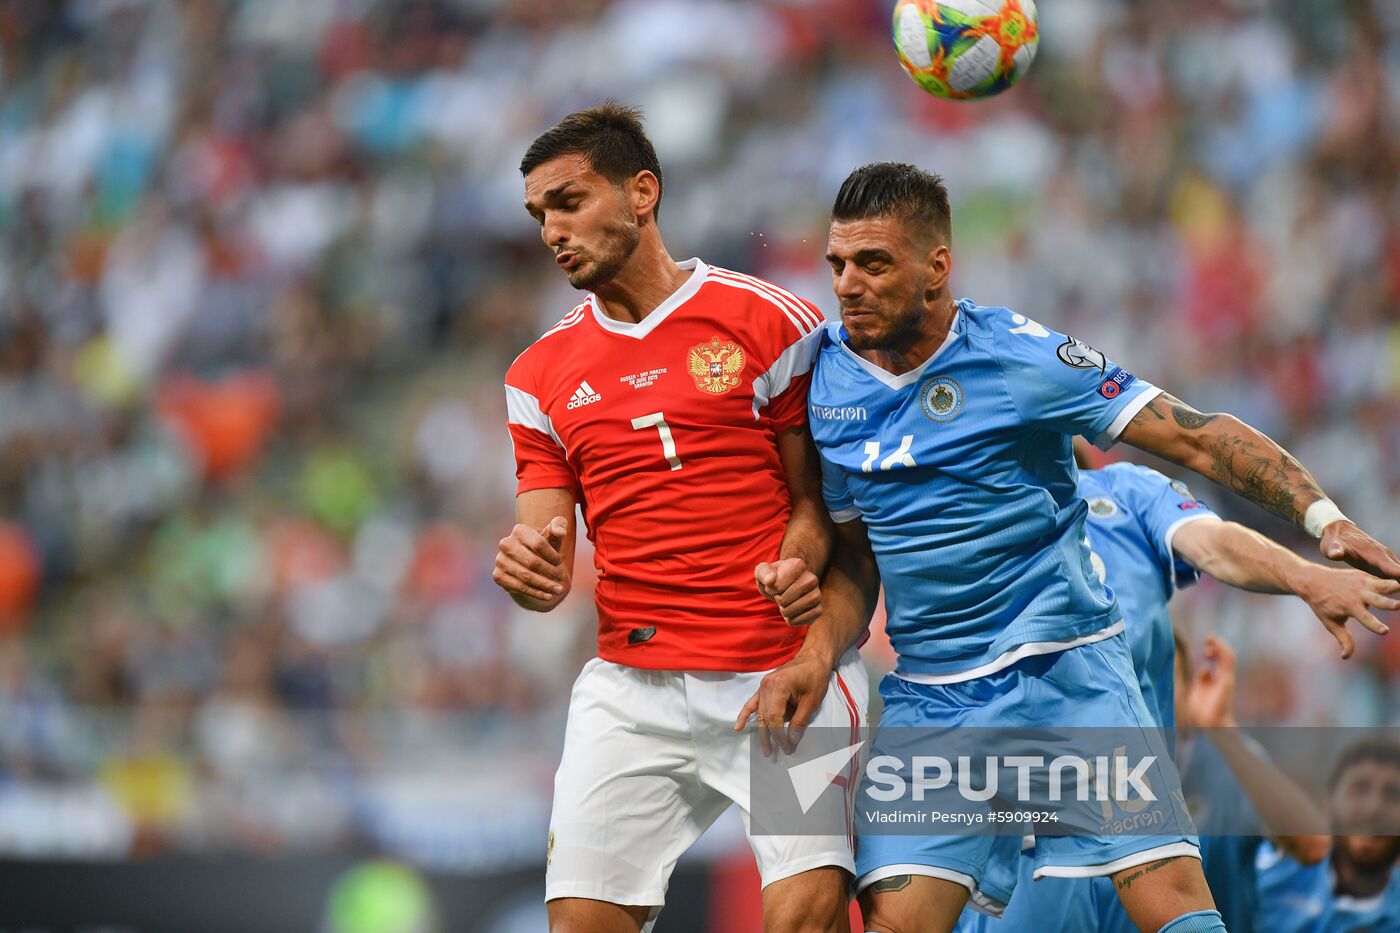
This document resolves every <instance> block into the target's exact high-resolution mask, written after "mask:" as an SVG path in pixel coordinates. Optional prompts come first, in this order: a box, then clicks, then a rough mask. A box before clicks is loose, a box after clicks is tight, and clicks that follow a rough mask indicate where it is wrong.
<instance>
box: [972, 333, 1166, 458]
mask: <svg viewBox="0 0 1400 933" xmlns="http://www.w3.org/2000/svg"><path fill="white" fill-rule="evenodd" d="M1018 320H1020V321H1023V322H1024V323H1022V324H1021V326H1019V327H1016V326H1013V323H1014V322H1015V321H1018ZM995 326H996V330H995V332H994V334H993V338H992V339H993V341H994V345H995V347H996V355H997V360H998V362H999V363H1000V365H1001V370H1002V373H1003V374H1004V375H1005V377H1006V388H1007V391H1008V392H1009V393H1010V395H1011V404H1012V405H1013V406H1014V407H1015V409H1016V412H1017V414H1018V415H1019V416H1020V417H1021V420H1022V421H1023V422H1024V423H1026V424H1028V425H1031V426H1033V427H1037V428H1042V429H1044V430H1047V431H1056V432H1059V433H1061V434H1068V435H1075V434H1082V435H1084V436H1085V437H1087V438H1089V439H1090V440H1091V441H1093V443H1094V444H1095V445H1096V446H1098V447H1099V448H1101V449H1103V450H1107V449H1108V448H1110V447H1112V446H1113V445H1114V443H1115V442H1117V440H1118V435H1120V434H1122V433H1123V429H1124V428H1125V427H1127V426H1128V422H1129V421H1131V420H1132V418H1133V416H1134V415H1136V414H1137V413H1138V412H1139V411H1141V410H1142V408H1143V406H1145V405H1146V404H1147V403H1148V402H1150V401H1152V399H1154V398H1156V397H1157V395H1158V394H1160V393H1161V391H1162V390H1161V389H1158V388H1157V387H1156V386H1154V385H1152V384H1151V383H1149V382H1146V381H1144V380H1142V379H1139V378H1137V377H1136V376H1134V375H1133V374H1132V373H1130V372H1128V371H1127V370H1125V369H1124V368H1123V367H1121V366H1119V365H1117V364H1116V363H1114V362H1113V361H1112V360H1110V359H1109V358H1108V357H1106V356H1105V355H1104V354H1103V352H1102V351H1100V350H1097V349H1095V348H1094V347H1091V346H1089V345H1088V344H1087V343H1084V342H1083V341H1080V340H1076V339H1075V338H1073V337H1069V336H1066V335H1065V334H1060V333H1056V332H1055V331H1053V330H1050V329H1049V328H1048V327H1044V326H1042V325H1040V324H1036V323H1035V322H1033V321H1028V320H1026V319H1024V318H1022V317H1021V316H1020V315H1016V316H1015V317H1010V316H1008V317H1007V318H1006V319H1005V320H1004V321H998V322H997V323H996V325H995Z"/></svg>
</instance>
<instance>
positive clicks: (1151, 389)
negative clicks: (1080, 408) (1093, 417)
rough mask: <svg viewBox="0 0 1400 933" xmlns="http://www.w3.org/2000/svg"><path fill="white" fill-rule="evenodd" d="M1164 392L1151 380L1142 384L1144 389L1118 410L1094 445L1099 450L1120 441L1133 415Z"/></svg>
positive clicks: (1106, 448) (1095, 439)
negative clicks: (1119, 436)
mask: <svg viewBox="0 0 1400 933" xmlns="http://www.w3.org/2000/svg"><path fill="white" fill-rule="evenodd" d="M1161 394H1162V390H1161V389H1159V388H1157V387H1156V386H1154V385H1153V384H1152V383H1150V382H1144V383H1143V384H1142V390H1141V391H1140V392H1138V394H1137V395H1136V396H1134V397H1133V400H1132V401H1130V402H1129V403H1128V404H1126V405H1124V406H1123V407H1122V408H1121V409H1119V410H1118V416H1117V417H1116V418H1114V419H1113V422H1112V423H1111V424H1110V425H1109V426H1108V427H1106V428H1104V431H1103V433H1102V434H1100V435H1099V436H1098V437H1096V438H1094V446H1095V447H1097V448H1098V449H1099V450H1108V449H1109V448H1110V447H1112V446H1113V445H1114V444H1116V443H1118V435H1120V434H1122V433H1123V429H1124V428H1126V427H1127V426H1128V422H1129V421H1132V420H1133V416H1134V415H1136V414H1137V413H1138V412H1140V411H1142V410H1143V409H1144V408H1146V407H1147V403H1148V402H1150V401H1152V400H1153V399H1154V398H1156V397H1157V396H1159V395H1161Z"/></svg>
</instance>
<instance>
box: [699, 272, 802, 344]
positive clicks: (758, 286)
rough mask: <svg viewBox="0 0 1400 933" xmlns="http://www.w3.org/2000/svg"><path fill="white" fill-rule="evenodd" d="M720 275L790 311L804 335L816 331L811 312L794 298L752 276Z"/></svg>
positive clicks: (727, 273) (725, 273) (731, 273)
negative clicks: (745, 286)
mask: <svg viewBox="0 0 1400 933" xmlns="http://www.w3.org/2000/svg"><path fill="white" fill-rule="evenodd" d="M722 274H723V277H724V278H725V279H726V280H728V281H730V282H737V283H739V284H741V285H747V286H748V287H749V289H750V290H752V291H755V292H757V293H760V294H762V295H764V296H766V297H767V298H768V300H770V301H772V302H773V303H774V304H778V305H781V306H782V307H783V308H785V309H787V310H788V311H791V312H792V314H793V315H795V316H796V317H797V319H798V321H799V322H800V323H799V325H798V328H797V329H798V330H800V331H801V332H802V333H804V334H805V333H807V332H808V331H811V330H815V329H816V327H817V324H816V322H814V320H813V317H812V312H811V311H809V310H808V309H807V306H806V305H805V304H803V303H802V302H801V301H800V300H799V299H798V298H796V297H795V296H791V295H786V294H784V293H783V292H782V291H780V290H779V289H777V288H774V287H773V286H772V285H770V284H768V283H767V282H765V281H763V280H762V279H756V278H754V277H753V276H749V275H740V274H739V273H737V272H730V271H728V270H722Z"/></svg>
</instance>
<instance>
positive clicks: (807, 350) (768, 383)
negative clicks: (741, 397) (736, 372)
mask: <svg viewBox="0 0 1400 933" xmlns="http://www.w3.org/2000/svg"><path fill="white" fill-rule="evenodd" d="M821 335H822V332H821V331H819V330H814V331H812V332H811V333H810V334H807V335H806V336H803V337H799V338H798V339H797V340H795V341H793V342H792V343H791V344H789V345H788V348H787V349H786V350H784V351H783V352H782V354H781V355H779V357H778V358H777V359H776V360H774V361H773V365H772V366H770V367H768V371H767V372H766V373H764V374H763V375H761V376H759V377H758V378H757V379H755V380H754V381H753V419H754V420H755V421H757V420H758V412H759V410H760V409H761V408H763V406H764V405H767V404H768V403H769V401H771V400H772V399H775V398H777V397H778V396H779V395H782V394H783V392H785V391H786V390H787V387H788V386H790V385H792V380H794V379H796V378H797V377H798V376H800V375H802V374H803V373H805V372H807V371H808V370H809V369H811V368H812V359H813V357H814V356H815V355H816V348H817V344H818V342H819V341H820V340H821Z"/></svg>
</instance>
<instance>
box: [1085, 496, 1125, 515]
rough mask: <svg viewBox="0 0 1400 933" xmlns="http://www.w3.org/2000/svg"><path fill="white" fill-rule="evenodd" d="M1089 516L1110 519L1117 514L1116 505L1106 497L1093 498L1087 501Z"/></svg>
mask: <svg viewBox="0 0 1400 933" xmlns="http://www.w3.org/2000/svg"><path fill="white" fill-rule="evenodd" d="M1089 514H1090V515H1092V516H1094V517H1095V518H1112V517H1113V516H1115V515H1117V514H1118V503H1117V502H1114V501H1113V500H1112V499H1110V498H1108V497H1107V496H1095V497H1094V498H1092V499H1090V500H1089Z"/></svg>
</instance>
